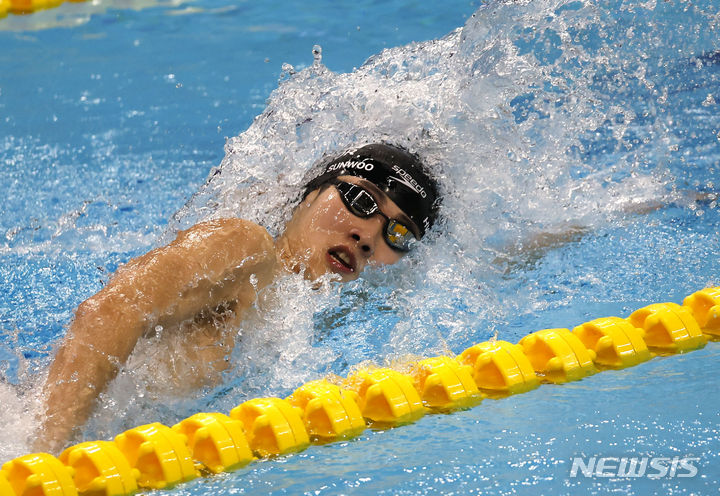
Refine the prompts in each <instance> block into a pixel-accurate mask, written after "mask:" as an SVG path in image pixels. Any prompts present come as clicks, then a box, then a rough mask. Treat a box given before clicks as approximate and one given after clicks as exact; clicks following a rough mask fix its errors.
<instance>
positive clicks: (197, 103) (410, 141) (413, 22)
mask: <svg viewBox="0 0 720 496" xmlns="http://www.w3.org/2000/svg"><path fill="white" fill-rule="evenodd" d="M719 7H720V3H718V2H716V1H715V2H713V1H705V2H693V3H690V2H686V1H670V2H616V1H603V2H583V1H569V2H565V1H554V2H550V1H543V0H537V1H535V2H530V3H524V2H487V3H483V4H480V3H479V2H468V1H464V2H445V3H444V4H443V7H442V9H438V8H437V7H433V6H432V5H430V4H428V3H421V2H412V1H391V2H359V3H358V2H356V3H354V4H353V5H348V6H343V5H340V4H338V3H337V2H325V3H322V2H321V3H318V2H315V3H313V4H312V5H308V4H307V3H306V2H282V3H279V2H278V3H277V4H275V3H267V2H265V3H257V2H256V3H251V2H223V1H210V0H207V1H202V0H199V1H194V2H183V1H179V0H178V1H167V2H165V1H159V2H150V1H148V2H121V1H119V0H117V1H115V2H107V3H106V2H103V3H99V4H97V5H93V4H64V5H63V6H61V7H59V8H57V9H53V10H49V11H45V12H41V13H38V14H36V15H33V16H27V17H22V18H16V17H12V16H11V17H8V18H6V19H2V20H0V39H1V40H2V42H1V43H0V46H1V47H2V49H1V50H0V164H1V167H0V188H1V189H0V197H2V198H3V199H4V201H3V206H2V209H1V210H0V288H1V291H0V377H1V378H2V379H1V380H0V402H1V403H2V405H3V412H2V413H0V423H1V424H2V425H4V426H6V428H5V431H4V440H3V442H2V443H0V459H2V460H7V459H10V458H12V457H14V456H18V455H20V454H24V453H27V452H28V451H29V449H30V448H29V447H28V441H27V437H28V435H29V434H30V433H31V432H32V428H33V425H34V422H33V421H32V412H33V411H34V409H35V408H36V394H37V390H38V387H39V384H40V382H41V380H42V375H43V372H44V370H45V369H46V367H47V364H48V362H49V360H50V357H51V356H52V347H53V345H55V344H56V343H57V340H58V339H59V338H60V337H61V336H62V335H63V333H64V331H65V328H66V326H67V324H68V322H69V321H70V319H71V318H72V312H73V310H74V308H75V307H76V306H77V304H79V303H80V302H81V301H83V300H84V299H85V298H87V297H89V296H90V295H92V294H93V293H94V292H96V291H97V290H98V289H99V288H100V287H101V286H102V284H103V283H104V282H105V281H107V280H108V278H109V277H110V274H112V272H113V271H114V270H115V269H116V268H117V267H118V265H119V264H121V263H124V262H126V261H127V260H129V259H130V258H132V257H133V256H136V255H138V254H141V253H144V252H145V251H147V250H148V249H150V248H152V247H153V246H157V244H159V243H162V242H166V241H167V240H168V239H171V238H172V236H173V235H174V233H175V232H176V230H177V229H180V228H183V227H186V226H189V225H191V224H192V223H193V222H196V221H198V220H202V219H207V218H212V217H217V216H222V215H239V216H241V217H244V218H249V219H252V220H255V221H257V222H260V223H261V224H262V225H264V226H266V227H268V229H269V230H270V232H271V233H273V234H277V232H278V231H279V230H280V229H281V226H282V223H283V220H284V219H285V218H287V215H288V212H289V211H290V209H291V207H292V205H293V201H294V200H295V196H296V195H297V193H296V191H297V185H298V184H300V182H301V180H302V178H303V177H304V175H305V174H306V173H307V171H308V170H309V169H310V168H311V167H312V164H313V163H314V162H315V161H316V160H317V159H318V158H319V157H320V156H322V154H323V153H324V152H326V151H328V150H334V149H336V148H338V147H342V146H345V145H347V144H351V143H355V142H363V141H373V140H377V139H392V140H395V141H399V142H401V143H402V144H404V145H406V146H408V147H410V148H412V149H413V150H416V151H418V152H420V153H421V154H422V155H423V156H424V157H425V158H426V160H427V162H428V164H429V165H430V166H431V167H433V168H434V170H436V172H437V173H438V175H439V176H440V178H441V182H442V187H443V193H444V201H443V205H442V217H443V220H442V222H441V223H440V226H438V228H436V229H435V230H434V231H433V232H432V233H431V234H430V236H429V237H428V239H427V241H424V242H423V243H422V244H421V246H419V247H418V249H417V250H415V253H413V254H412V255H410V256H408V257H406V259H404V260H403V261H402V262H401V263H400V264H398V265H397V266H394V267H389V268H382V269H374V270H370V271H369V272H368V274H367V275H366V277H364V278H363V279H362V280H360V281H357V282H355V283H352V284H348V285H346V286H345V287H340V286H338V285H333V284H328V285H325V286H324V287H323V288H321V289H320V290H313V289H312V288H311V287H309V285H308V284H307V283H305V282H304V281H302V280H298V279H296V278H292V277H289V278H285V279H283V280H281V281H279V282H278V283H277V285H276V287H275V288H274V293H272V294H269V295H267V297H266V298H263V300H262V301H260V302H258V306H257V309H256V310H255V311H254V312H252V313H251V315H250V316H249V318H248V320H247V322H245V323H243V324H242V326H241V328H240V329H238V333H239V334H240V335H241V336H242V339H241V341H240V344H239V345H238V347H237V349H236V350H235V352H234V355H233V367H232V369H231V371H230V372H229V373H228V374H227V376H226V377H225V380H224V382H223V384H222V385H221V386H219V387H216V388H211V389H206V390H202V391H197V392H193V393H192V394H188V395H182V396H180V395H177V394H174V393H173V391H172V390H171V389H172V388H170V387H169V386H168V387H167V388H166V383H165V382H164V381H165V379H166V378H165V377H164V376H163V375H153V373H152V372H151V371H149V369H148V368H147V366H146V365H147V363H149V362H152V361H153V357H154V355H153V353H154V349H153V346H152V345H153V343H152V340H149V342H145V343H143V345H142V346H140V347H139V350H138V352H137V353H136V354H134V356H133V358H132V360H131V361H130V362H129V364H128V366H127V367H125V368H124V369H123V370H122V371H121V373H120V374H119V377H118V378H117V379H116V380H115V381H114V382H113V384H112V385H111V386H110V387H109V389H108V391H107V392H106V393H105V394H104V395H103V397H102V398H101V401H100V402H99V405H98V408H97V410H96V412H95V413H94V414H93V417H92V418H91V419H90V421H89V422H88V425H87V426H86V427H85V429H84V431H83V434H82V436H83V438H85V439H97V438H109V437H111V436H113V435H114V434H117V433H119V432H121V431H122V430H124V429H127V428H130V427H133V426H136V425H140V424H142V423H146V422H151V421H162V422H164V423H166V424H172V423H175V422H177V421H178V420H180V419H182V418H184V417H186V416H188V415H190V414H192V413H194V412H197V411H210V410H218V411H225V412H227V411H228V410H229V409H230V408H232V407H233V406H235V405H237V404H238V403H240V402H241V401H243V400H245V399H248V398H253V397H259V396H266V395H279V396H285V395H287V394H289V393H290V392H292V391H293V390H294V389H295V388H296V387H297V386H299V385H300V384H302V383H304V382H306V381H308V380H311V379H315V378H318V377H321V376H323V375H325V374H327V373H335V374H340V375H347V374H348V372H349V371H350V370H351V368H352V366H354V365H356V364H359V363H361V362H364V361H367V360H369V361H373V362H375V363H391V362H393V361H397V360H402V359H403V358H405V357H407V356H417V355H421V356H430V355H435V354H440V353H446V352H452V353H459V352H461V351H462V350H463V349H464V348H465V347H467V346H470V345H471V344H474V343H477V342H480V341H483V340H486V339H489V338H491V337H492V336H494V335H497V336H498V337H499V338H500V339H505V340H508V341H511V342H517V341H518V340H519V339H520V338H522V337H523V336H524V335H526V334H527V333H529V332H532V331H535V330H539V329H543V328H552V327H573V326H575V325H578V324H580V323H583V322H585V321H588V320H592V319H594V318H597V317H602V316H609V315H618V316H627V315H628V314H629V313H631V312H632V311H633V310H635V309H637V308H640V307H641V306H644V305H645V304H648V303H654V302H661V301H675V302H680V301H681V300H682V298H683V297H684V296H686V295H688V294H690V293H692V292H694V291H695V290H697V289H700V288H703V287H706V286H717V285H720V271H719V270H718V253H720V236H719V234H720V209H719V208H718V204H717V200H716V196H715V195H716V194H717V190H718V184H719V183H720V163H719V162H720V112H719V111H718V110H719V109H718V105H719V103H718V102H720V57H719V56H718V52H717V50H719V49H720V43H719V42H720V32H719V31H718V30H719V29H720V28H718V26H719V24H718V23H717V12H718V10H719ZM473 14H474V15H473ZM315 45H320V46H321V53H320V54H318V55H316V57H313V47H314V46H315ZM316 51H317V50H316ZM218 168H219V170H221V173H220V174H219V175H214V174H213V173H212V172H211V171H215V170H217V169H218ZM288 199H290V200H291V201H290V202H289V203H288ZM543 233H552V234H553V235H554V239H556V240H557V242H553V243H550V244H549V246H546V247H543V248H535V247H534V245H533V243H532V240H533V239H536V238H537V237H538V236H541V235H542V234H543ZM718 355H720V346H718V344H717V343H709V344H708V346H707V347H706V348H704V349H702V350H698V351H694V352H691V353H688V354H684V355H676V356H667V357H662V358H655V359H653V360H652V361H650V362H647V363H644V364H641V365H638V366H636V367H633V368H631V369H626V370H622V371H608V372H603V373H600V374H597V375H595V376H592V377H590V378H586V379H583V380H582V381H579V382H574V383H570V384H566V385H563V386H550V385H545V386H542V387H541V388H539V389H537V390H535V391H532V392H529V393H525V394H522V395H517V396H514V397H510V398H505V399H502V400H485V401H484V402H483V403H482V404H481V405H479V406H477V407H475V408H473V409H470V410H467V411H463V412H456V413H453V414H449V415H433V416H426V417H424V418H423V419H421V420H419V421H418V422H416V423H414V424H412V425H408V426H404V427H402V428H398V429H391V430H379V431H373V430H368V431H366V432H365V433H364V434H363V435H361V436H360V437H359V438H357V439H355V440H353V441H351V442H344V443H336V444H330V445H326V446H311V447H310V448H308V449H307V450H306V451H304V452H302V453H299V454H295V455H292V456H287V457H282V458H279V459H274V460H267V461H261V462H257V463H254V464H251V465H249V466H248V467H246V468H244V469H242V470H239V471H236V472H233V473H230V474H223V475H220V476H216V477H210V478H204V479H201V480H196V481H193V482H191V483H188V484H185V485H182V486H180V487H178V488H176V489H175V490H173V492H172V493H173V494H188V495H191V494H267V493H269V492H272V493H277V494H305V493H307V494H439V493H441V494H528V495H537V494H609V493H612V494H630V495H647V494H688V495H689V494H714V493H716V492H717V491H718V490H719V489H720V481H719V480H718V479H719V478H720V471H718V470H717V468H716V466H717V462H718V453H720V433H719V430H720V427H719V426H720V413H719V412H720V408H719V407H720V400H718V396H717V394H714V392H715V391H716V390H717V385H716V384H715V382H716V381H715V377H717V375H718V372H719V371H720V366H719V365H718ZM165 389H167V390H165ZM576 456H581V457H591V456H599V457H623V456H625V457H647V456H658V457H668V458H672V457H675V456H679V457H693V458H696V459H697V462H696V466H697V469H698V473H697V475H696V476H695V477H691V478H679V477H669V476H667V477H661V478H657V479H653V478H649V477H637V478H629V477H608V478H600V477H595V478H584V477H571V476H570V474H571V465H572V459H573V457H576Z"/></svg>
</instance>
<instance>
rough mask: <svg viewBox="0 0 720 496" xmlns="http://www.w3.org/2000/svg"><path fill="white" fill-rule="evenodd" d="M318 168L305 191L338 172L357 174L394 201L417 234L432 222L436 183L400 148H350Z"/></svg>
mask: <svg viewBox="0 0 720 496" xmlns="http://www.w3.org/2000/svg"><path fill="white" fill-rule="evenodd" d="M321 168H322V169H323V172H322V173H321V174H320V175H319V176H317V177H316V178H315V179H313V180H312V181H310V182H309V183H308V185H307V186H306V188H305V195H307V194H308V193H310V192H311V191H313V190H315V189H316V188H318V187H320V186H322V185H323V184H325V183H327V182H328V181H330V180H331V179H333V178H336V177H338V176H358V177H362V178H363V179H367V180H368V181H370V182H371V183H373V184H374V185H376V186H377V187H378V188H379V189H380V190H381V191H382V192H383V193H385V194H386V195H387V196H388V197H389V198H390V199H391V200H392V201H394V202H395V204H396V205H397V206H398V207H400V209H401V210H402V211H403V212H405V213H406V214H407V216H408V217H410V220H412V221H413V222H414V223H415V225H416V226H417V227H418V229H419V230H420V237H422V236H423V235H424V234H425V232H427V231H428V230H429V229H430V228H431V227H432V225H433V223H434V222H435V218H436V217H437V198H438V191H437V184H436V182H435V180H434V179H433V178H431V177H430V176H429V175H428V174H427V172H426V171H425V168H424V167H423V165H422V162H421V161H420V159H419V158H418V157H417V156H415V155H413V154H411V153H410V152H408V151H406V150H403V149H402V148H399V147H397V146H394V145H388V144H384V143H375V144H372V145H365V146H363V147H361V148H350V149H348V150H345V151H344V152H343V153H342V154H340V155H339V156H336V157H332V158H329V159H327V161H326V162H325V163H323V164H322V165H321Z"/></svg>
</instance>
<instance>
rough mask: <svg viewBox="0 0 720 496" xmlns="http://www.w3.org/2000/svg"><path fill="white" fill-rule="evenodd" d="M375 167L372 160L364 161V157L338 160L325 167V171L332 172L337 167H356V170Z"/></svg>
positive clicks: (368, 169)
mask: <svg viewBox="0 0 720 496" xmlns="http://www.w3.org/2000/svg"><path fill="white" fill-rule="evenodd" d="M374 168H375V164H373V163H372V162H365V159H362V160H345V161H344V162H338V163H336V164H332V165H331V166H329V167H328V168H327V172H334V171H336V170H339V169H357V170H365V171H371V170H373V169H374Z"/></svg>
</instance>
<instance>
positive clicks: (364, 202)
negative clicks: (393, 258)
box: [333, 181, 415, 251]
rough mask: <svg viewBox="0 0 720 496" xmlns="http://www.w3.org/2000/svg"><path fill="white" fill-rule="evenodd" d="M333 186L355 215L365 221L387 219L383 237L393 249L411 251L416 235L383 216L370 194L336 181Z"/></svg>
mask: <svg viewBox="0 0 720 496" xmlns="http://www.w3.org/2000/svg"><path fill="white" fill-rule="evenodd" d="M333 184H334V185H335V188H336V189H337V190H338V192H339V193H340V198H342V201H343V203H344V204H345V206H346V207H347V209H348V210H349V211H350V212H352V214H353V215H356V216H358V217H361V218H363V219H364V218H367V217H370V216H371V215H374V214H380V215H382V216H383V217H385V220H386V221H387V222H386V223H385V230H384V232H383V237H384V238H385V242H386V243H387V244H388V245H390V247H391V248H394V249H396V250H399V251H409V250H410V247H411V245H412V243H413V242H414V241H415V235H414V234H413V233H412V231H410V229H408V228H407V226H405V225H404V224H401V223H400V222H398V221H397V220H395V219H390V218H389V217H388V216H387V215H385V214H383V213H382V211H381V210H380V207H378V204H377V202H376V201H375V198H374V197H373V196H372V194H370V192H368V191H367V190H366V189H364V188H362V187H361V186H358V185H357V184H351V183H345V182H342V181H334V182H333Z"/></svg>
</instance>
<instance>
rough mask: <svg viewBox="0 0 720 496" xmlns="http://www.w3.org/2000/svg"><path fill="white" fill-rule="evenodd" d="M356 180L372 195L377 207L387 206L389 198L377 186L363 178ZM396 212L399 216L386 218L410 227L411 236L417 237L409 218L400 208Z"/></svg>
mask: <svg viewBox="0 0 720 496" xmlns="http://www.w3.org/2000/svg"><path fill="white" fill-rule="evenodd" d="M358 179H360V182H359V183H358V185H359V186H362V187H363V188H365V189H367V190H369V191H370V193H372V195H373V196H374V197H375V201H376V202H378V204H379V206H381V207H382V206H386V205H387V202H388V201H389V200H390V198H388V196H387V195H386V194H385V193H383V191H382V190H381V189H380V188H378V187H377V186H375V185H374V184H373V183H371V182H370V181H368V180H367V179H365V178H358ZM398 210H399V211H400V214H399V215H397V216H388V217H389V218H391V219H392V218H395V219H396V220H399V221H401V222H402V223H403V224H405V225H406V226H408V227H410V226H412V227H413V228H414V229H413V231H414V232H413V234H414V235H416V236H417V233H418V232H420V230H419V229H418V227H417V226H416V225H415V223H414V222H413V221H412V219H410V217H408V216H407V214H406V213H405V212H403V211H402V209H401V208H400V207H398ZM383 213H385V212H383Z"/></svg>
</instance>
